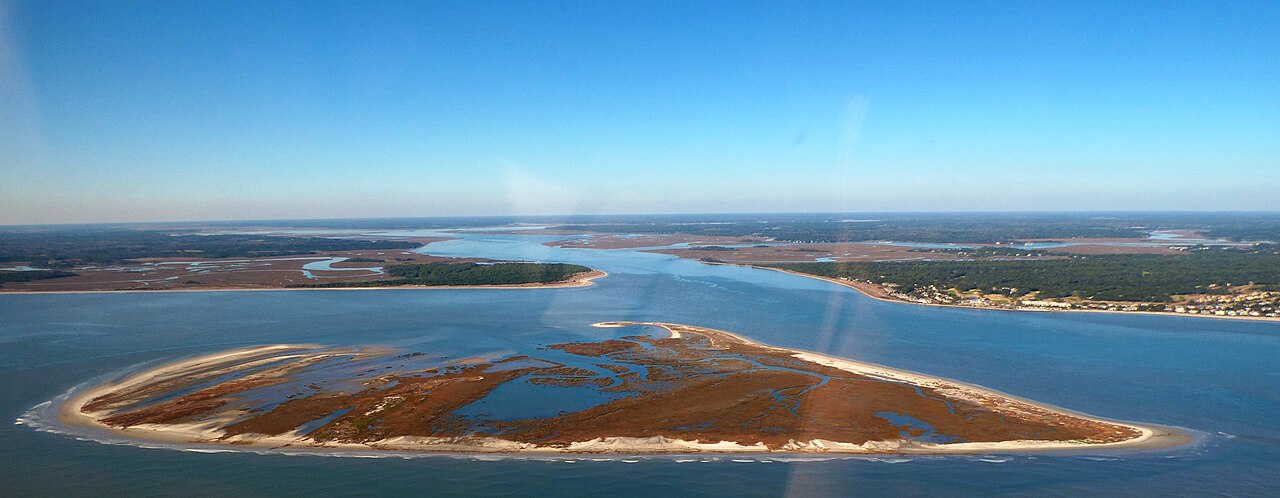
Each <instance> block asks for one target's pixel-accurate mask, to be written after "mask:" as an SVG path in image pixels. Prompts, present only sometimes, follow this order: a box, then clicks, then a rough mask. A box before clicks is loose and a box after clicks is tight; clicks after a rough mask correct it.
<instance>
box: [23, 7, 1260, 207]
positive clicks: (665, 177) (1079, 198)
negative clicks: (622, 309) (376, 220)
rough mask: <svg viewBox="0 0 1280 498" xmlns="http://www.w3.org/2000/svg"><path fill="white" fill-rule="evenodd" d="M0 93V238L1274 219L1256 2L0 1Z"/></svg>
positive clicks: (1258, 8)
mask: <svg viewBox="0 0 1280 498" xmlns="http://www.w3.org/2000/svg"><path fill="white" fill-rule="evenodd" d="M1117 4H1119V5H1117ZM0 90H2V91H3V96H2V97H0V98H2V100H0V104H3V105H0V196H2V199H0V224H20V223H56V222H94V221H141V220H203V219H246V218H250V219H262V218H305V217H348V216H353V217H355V216H360V217H363V216H431V215H466V214H477V215H478V214H560V213H662V212H752V211H765V212H768V211H886V210H908V211H922V210H923V211H937V210H941V211H947V210H1025V209H1043V210H1100V209H1119V210H1133V209H1138V210H1280V3H1278V2H1182V1H1160V2H1149V3H1147V2H1097V3H1090V2H1057V3H1049V2H994V3H985V2H922V3H910V2H874V3H873V2H866V3H860V2H859V3H855V2H832V3H819V2H762V3H743V2H725V3H719V2H715V3H713V2H671V3H661V2H635V3H625V2H582V3H569V2H514V1H513V2H458V3H427V2H407V3H396V2H367V3H366V2H351V3H347V4H339V3H329V2H300V3H287V2H246V3H234V2H145V3H139V2H101V1H95V2H75V1H59V2H49V1H35V2H10V3H3V4H0Z"/></svg>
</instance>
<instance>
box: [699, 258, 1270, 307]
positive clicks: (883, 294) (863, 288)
mask: <svg viewBox="0 0 1280 498" xmlns="http://www.w3.org/2000/svg"><path fill="white" fill-rule="evenodd" d="M701 263H702V264H707V265H725V266H741V267H745V268H756V269H760V270H769V271H776V272H782V273H788V274H791V275H796V276H799V277H805V278H812V279H815V280H822V281H825V282H830V283H833V284H836V285H840V286H843V287H847V288H850V289H853V290H856V291H858V292H859V293H861V294H862V295H863V296H866V297H869V298H871V299H875V300H877V301H884V302H889V303H898V304H914V305H917V306H938V307H943V308H958V309H967V310H990V311H1011V312H1028V313H1106V314H1117V315H1147V316H1167V317H1186V318H1215V319H1225V320H1245V321H1256V322H1280V317H1271V316H1229V315H1205V314H1191V313H1170V312H1164V311H1120V310H1078V309H1051V308H1043V309H1041V308H1000V307H995V306H965V305H962V304H946V303H921V302H916V301H907V300H905V299H898V298H896V297H893V296H892V295H890V294H889V292H888V291H887V290H885V289H884V287H881V286H879V285H876V284H872V283H866V282H858V281H849V280H840V279H838V278H831V277H824V276H821V275H812V274H809V273H802V272H798V271H794V270H788V269H785V268H774V267H770V266H759V265H755V264H751V263H729V262H715V261H702V262H701Z"/></svg>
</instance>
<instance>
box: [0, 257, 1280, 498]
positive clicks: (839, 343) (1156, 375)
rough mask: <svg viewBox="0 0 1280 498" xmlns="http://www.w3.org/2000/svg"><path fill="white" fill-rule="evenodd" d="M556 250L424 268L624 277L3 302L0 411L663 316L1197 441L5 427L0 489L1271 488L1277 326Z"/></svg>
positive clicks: (1279, 355)
mask: <svg viewBox="0 0 1280 498" xmlns="http://www.w3.org/2000/svg"><path fill="white" fill-rule="evenodd" d="M550 239H551V238H541V237H536V236H512V235H484V234H467V235H466V238H465V239H463V240H455V241H448V242H441V243H437V244H432V245H431V246H428V247H429V249H430V251H428V252H431V253H434V254H448V255H468V256H472V255H480V256H489V257H495V258H523V259H534V260H543V261H563V262H573V263H581V264H587V265H591V266H594V267H598V268H601V269H604V270H607V271H609V272H610V276H609V277H607V278H605V279H602V280H599V281H598V285H596V286H592V287H586V288H574V289H545V290H500V289H499V290H482V289H461V290H387V291H375V290H356V291H309V292H290V291H281V292H217V293H155V294H145V293H134V294H82V295H36V296H30V295H28V296H16V295H7V296H0V346H2V347H3V348H4V349H3V350H4V351H5V353H6V354H5V355H3V356H0V375H2V376H3V378H4V379H5V380H4V382H0V415H2V416H4V417H7V420H10V421H13V420H17V419H18V418H19V417H21V416H23V414H24V413H26V412H27V411H28V410H29V409H30V408H31V407H33V406H35V405H37V404H39V403H42V402H44V401H47V400H49V399H51V398H53V397H55V396H57V395H59V394H60V393H63V392H65V391H66V390H67V389H70V388H72V387H73V386H75V385H77V384H80V383H82V382H84V381H86V380H88V379H91V378H94V377H96V376H100V375H104V374H109V373H111V372H116V371H119V370H121V369H125V368H128V367H130V366H134V365H137V364H139V363H142V362H148V361H159V360H166V359H172V358H176V357H181V356H185V355H191V354H197V353H205V352H212V351H217V350H221V349H226V348H231V347H239V346H246V345H252V344H262V343H278V342H312V343H324V344H335V345H338V344H382V345H390V346H399V347H406V348H413V349H416V350H421V351H424V352H428V353H431V354H441V355H450V356H452V355H458V356H469V355H477V354H503V353H510V352H513V351H520V350H524V349H527V348H530V347H537V346H538V345H545V344H552V343H555V342H563V341H565V340H594V339H598V338H600V337H603V336H604V335H609V334H617V333H619V332H617V331H610V329H598V328H592V327H590V324H591V323H593V322H597V321H604V320H635V321H649V320H661V321H673V322H681V323H688V324H692V325H700V326H707V327H713V328H721V329H726V330H731V331H735V332H739V333H742V334H744V335H747V336H749V337H752V338H754V339H758V340H761V341H764V342H767V343H771V344H775V345H779V346H786V347H794V348H801V349H809V350H816V351H822V352H826V353H831V354H836V355H841V356H847V357H851V358H856V359H860V360H867V361H874V362H879V363H884V364H887V365H891V366H895V367H900V368H905V369H909V370H917V371H921V372H926V373H930V374H936V375H941V376H945V377H951V378H955V379H958V380H962V381H966V382H972V383H977V384H982V385H985V386H989V387H993V388H996V389H1000V390H1003V391H1006V392H1009V393H1012V394H1016V395H1020V396H1025V397H1029V398H1032V399H1036V400H1039V401H1044V402H1048V403H1052V404H1056V405H1059V406H1064V407H1067V408H1071V409H1075V410H1080V411H1084V412H1087V413H1091V414H1095V415H1100V416H1106V417H1113V418H1118V419H1127V420H1135V421H1143V422H1153V423H1159V424H1168V425H1176V426H1181V427H1186V428H1190V429H1193V430H1196V431H1201V432H1203V433H1204V434H1206V437H1205V438H1204V440H1203V441H1202V443H1201V444H1199V445H1196V446H1194V447H1190V448H1184V449H1180V450H1176V451H1172V452H1161V453H1151V454H1101V455H1072V456H1045V455H1040V456H1025V455H1024V456H1007V455H986V456H966V457H928V458H922V457H911V458H899V457H883V458H835V459H800V460H792V461H787V460H786V459H782V458H760V457H752V458H736V457H727V456H722V457H716V458H709V457H697V456H694V457H679V458H676V457H661V458H630V457H628V458H625V459H623V458H613V459H604V461H592V460H591V459H582V458H558V459H504V460H500V461H489V459H487V458H486V459H480V458H471V457H442V456H433V457H425V458H412V459H401V458H380V459H364V458H326V457H315V456H310V457H307V456H286V455H278V454H274V455H260V454H248V453H195V452H182V451H176V450H168V449H147V448H138V447H134V446H122V445H105V444H99V443H97V442H92V441H85V440H78V439H76V438H74V437H69V436H66V435H61V434H51V433H47V432H39V431H36V430H32V428H30V427H25V426H21V425H13V424H6V425H4V426H0V469H3V471H0V495H6V496H13V495H34V494H49V493H58V494H94V495H102V494H126V493H127V494H195V495H226V494H233V493H234V494H241V495H246V496H248V495H262V494H307V493H325V494H335V495H357V494H365V493H369V492H378V493H393V492H396V493H414V494H428V493H429V494H444V495H448V494H490V495H529V494H551V493H557V494H562V495H563V494H568V495H585V494H594V493H628V494H658V493H670V492H678V493H681V494H735V495H778V494H796V495H803V496H813V495H849V494H893V495H920V494H946V495H956V494H961V495H964V494H980V493H981V494H1012V495H1082V494H1090V495H1095V494H1110V495H1116V494H1119V495H1137V494H1142V495H1151V494H1162V495H1184V496H1201V495H1204V494H1208V493H1220V494H1226V495H1242V496H1258V495H1276V494H1280V485H1277V484H1276V482H1277V481H1278V480H1277V479H1276V478H1275V476H1277V475H1280V428H1277V424H1276V420H1278V419H1280V324H1277V323H1262V322H1243V321H1227V320H1211V319H1201V318H1189V317H1155V316H1136V315H1107V314H1063V313H1057V314H1048V313H1010V312H999V311H982V310H965V309H946V308H928V307H920V306H912V305H904V304H896V303H886V302H880V301H875V300H872V299H868V298H864V297H862V296H861V295H859V294H857V293H855V292H853V291H851V290H848V289H845V288H843V287H839V286H835V285H831V284H827V283H824V282H819V281H815V280H811V279H805V278H801V277H795V276H791V275H786V274H782V273H778V272H771V271H765V270H754V269H747V268H738V267H726V266H710V265H702V264H698V263H695V262H691V261H681V260H677V259H674V258H672V257H669V256H663V255H654V254H643V253H636V252H633V251H626V250H620V251H595V250H571V249H554V248H548V247H545V246H542V245H540V242H542V241H545V240H550ZM702 460H712V461H709V462H705V463H704V462H702ZM736 460H742V461H736ZM633 461H634V462H635V463H630V462H633Z"/></svg>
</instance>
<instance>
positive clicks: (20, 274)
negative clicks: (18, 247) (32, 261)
mask: <svg viewBox="0 0 1280 498" xmlns="http://www.w3.org/2000/svg"><path fill="white" fill-rule="evenodd" d="M73 276H75V274H74V273H71V272H69V271H49V270H39V271H0V285H4V284H5V282H30V281H32V280H46V279H50V278H60V277H73Z"/></svg>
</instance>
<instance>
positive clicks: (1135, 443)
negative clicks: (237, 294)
mask: <svg viewBox="0 0 1280 498" xmlns="http://www.w3.org/2000/svg"><path fill="white" fill-rule="evenodd" d="M593 326H595V327H607V328H617V327H633V326H654V327H659V328H663V329H665V330H667V331H668V332H669V334H670V337H671V338H680V337H681V333H680V331H679V330H677V329H678V328H683V329H686V330H689V331H690V332H692V333H696V334H699V335H702V336H703V337H706V338H707V339H710V340H712V341H713V343H714V342H715V341H718V340H719V341H734V342H740V343H742V344H746V345H750V346H753V347H758V348H763V349H766V350H770V351H775V352H782V353H785V354H787V355H790V356H792V357H795V358H797V359H800V360H803V361H808V362H811V363H815V364H819V365H824V366H828V367H833V368H838V369H841V370H845V371H848V372H852V373H855V374H858V375H862V376H867V377H873V378H877V379H882V380H888V381H893V382H901V383H906V384H909V385H913V386H918V387H929V388H933V389H936V390H938V391H939V392H944V391H945V392H946V394H947V396H949V397H954V398H957V399H962V400H968V401H971V402H975V403H980V404H984V406H989V405H990V404H992V403H994V402H1003V403H999V406H1001V407H1002V408H1005V409H1022V410H1024V411H1025V410H1028V408H1029V409H1030V411H1032V412H1034V411H1035V410H1044V411H1049V412H1052V413H1053V414H1056V415H1059V416H1066V417H1074V418H1079V419H1084V420H1089V421H1092V422H1098V423H1102V424H1107V425H1113V426H1119V427H1125V428H1129V429H1132V430H1135V431H1137V432H1138V434H1139V435H1138V436H1136V437H1133V438H1131V439H1128V440H1123V441H1116V442H1107V443H1087V442H1079V441H1044V440H1013V441H998V442H977V443H949V444H933V443H922V442H916V441H910V440H890V441H868V442H867V443H863V444H852V443H841V442H838V441H828V440H822V439H814V440H810V441H793V443H792V444H788V445H787V447H785V448H781V449H777V448H775V449H770V448H768V447H766V446H765V445H764V444H762V443H756V444H752V445H745V444H740V443H737V442H733V441H719V442H700V441H687V440H681V439H673V438H666V437H663V436H660V435H659V436H653V437H647V438H638V437H598V438H596V439H592V440H588V441H578V442H574V443H572V444H569V445H568V446H567V447H548V446H538V445H535V444H532V443H520V442H516V441H509V440H503V439H498V438H493V437H475V436H470V437H419V436H398V437H391V438H387V439H382V440H376V441H369V442H362V443H335V442H332V441H316V440H314V439H311V438H309V437H308V436H306V435H305V434H301V433H298V432H288V433H284V434H281V435H277V436H263V435H253V434H242V435H238V436H231V437H228V436H227V435H226V434H225V433H224V432H223V431H222V429H221V426H220V425H219V421H217V420H215V421H213V422H206V423H204V424H198V423H185V424H160V425H152V424H142V425H136V426H130V427H127V428H120V427H115V426H111V425H108V424H106V423H104V422H102V417H101V416H100V415H102V414H103V413H104V412H102V411H99V412H93V413H86V412H85V411H84V407H85V406H86V405H87V404H88V403H89V402H90V401H91V400H94V399H97V398H99V397H101V396H104V395H107V394H110V393H113V392H119V391H120V390H122V389H128V388H130V387H133V386H141V385H146V384H147V383H148V382H155V381H163V380H166V379H170V378H174V377H181V376H182V375H183V374H184V372H185V371H186V370H187V369H191V368H219V367H220V366H222V365H224V364H225V363H224V362H226V361H227V360H229V359H232V358H244V357H248V358H247V359H248V360H250V361H275V360H278V359H280V358H287V357H295V356H299V355H302V354H305V353H306V352H307V351H308V350H314V349H317V348H321V346H316V345H283V344H276V345H264V346H257V347H250V348H240V349H236V350H230V351H223V352H219V353H214V354H209V355H203V356H197V357H192V358H188V359H185V360H180V361H177V362H174V363H168V364H164V365H162V366H160V367H157V368H153V369H149V370H143V371H139V372H134V373H131V374H124V375H121V376H117V377H116V378H114V379H112V380H107V381H104V382H101V383H99V384H96V385H93V386H91V387H88V388H86V389H83V390H81V391H79V392H69V393H68V394H67V395H66V398H65V400H63V401H61V403H58V404H56V405H53V406H51V408H53V409H55V410H56V412H55V413H56V414H57V415H56V418H57V419H58V420H59V421H60V422H62V423H63V424H65V426H67V427H73V428H74V427H80V428H84V429H89V430H91V431H93V432H98V433H106V434H112V435H116V436H120V437H122V438H125V439H127V440H131V441H135V442H153V443H163V444H172V445H179V446H182V447H191V448H207V447H225V448H228V449H235V448H240V449H250V448H252V449H253V450H287V451H291V452H305V453H333V452H365V453H369V452H377V453H383V452H390V453H391V454H395V452H410V453H422V454H441V453H444V454H493V453H502V454H513V455H531V456H536V455H542V456H548V455H574V454H600V453H608V454H627V455H651V454H652V455H657V454H662V455H672V454H677V455H679V454H768V455H823V454H832V455H845V456H851V455H884V454H929V455H948V454H956V455H971V454H990V453H1061V452H1080V451H1096V450H1108V451H1110V450H1133V451H1150V450H1158V449H1167V448H1173V447H1177V446H1182V445H1186V444H1189V443H1191V442H1193V441H1194V437H1193V435H1192V434H1191V433H1190V432H1187V431H1183V430H1179V429H1175V428H1169V427H1162V426H1156V425H1147V424H1135V423H1130V422H1120V421H1114V420H1108V419H1104V418H1099V417H1094V416H1091V415H1087V414H1082V413H1079V412H1074V411H1070V410H1066V409H1062V408H1058V407H1054V406H1051V405H1046V404H1042V403H1037V402H1035V401H1031V400H1027V399H1024V398H1020V397H1016V396H1011V395H1008V394H1004V393H1001V392H999V391H996V390H993V389H988V388H985V387H982V386H977V385H974V384H967V383H963V382H958V381H953V380H949V379H945V378H941V377H935V376H930V375H925V374H920V373H916V372H911V371H907V370H900V369H895V368H891V367H886V366H883V365H878V364H873V363H866V362H860V361H856V360H851V359H846V358H839V357H835V356H830V355H825V354H820V353H814V352H810V351H804V350H796V349H789V348H779V347H775V346H769V345H766V344H763V343H760V342H757V341H754V340H751V339H748V338H745V337H742V336H740V335H737V334H734V333H731V332H725V331H721V330H716V329H709V328H704V327H694V326H688V325H680V324H672V323H664V322H623V321H620V322H599V323H595V324H593ZM353 351H354V350H353ZM326 354H361V353H359V352H352V351H344V350H336V351H331V352H330V353H326ZM272 355H275V356H272ZM229 365H230V366H231V367H234V366H236V364H234V363H231V364H229ZM983 402H985V403H983ZM1019 404H1020V405H1023V406H1016V405H1019Z"/></svg>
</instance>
